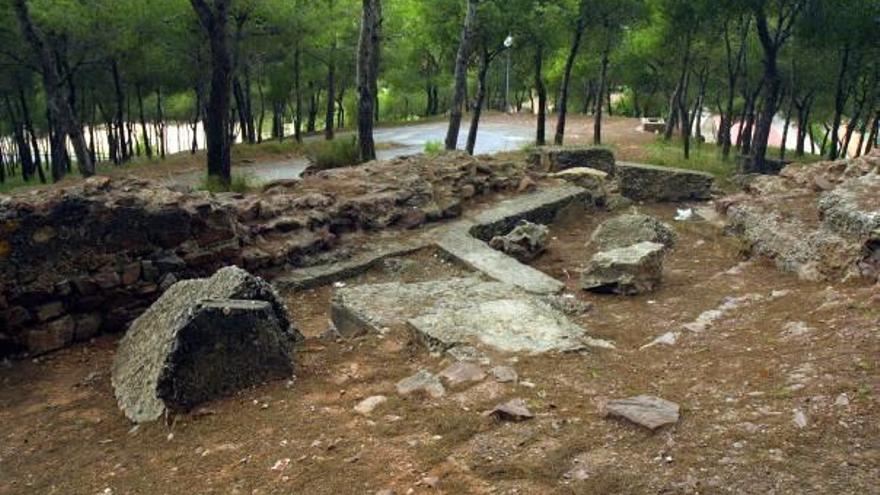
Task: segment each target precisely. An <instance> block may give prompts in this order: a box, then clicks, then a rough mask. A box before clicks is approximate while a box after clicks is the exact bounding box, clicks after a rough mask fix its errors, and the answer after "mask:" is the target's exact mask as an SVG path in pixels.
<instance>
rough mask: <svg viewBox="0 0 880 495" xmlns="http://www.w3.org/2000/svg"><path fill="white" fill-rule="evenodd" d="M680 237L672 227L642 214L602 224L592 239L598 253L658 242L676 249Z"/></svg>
mask: <svg viewBox="0 0 880 495" xmlns="http://www.w3.org/2000/svg"><path fill="white" fill-rule="evenodd" d="M677 239H678V235H677V234H676V233H675V230H673V228H672V227H670V226H669V225H667V224H665V223H663V222H661V221H660V220H658V219H656V218H654V217H652V216H649V215H643V214H641V213H635V214H629V215H620V216H617V217H614V218H611V219H609V220H606V221H604V222H602V224H601V225H599V227H598V228H597V229H596V230H595V231H594V232H593V235H592V236H591V237H590V244H592V245H593V246H595V248H596V249H597V250H598V251H606V250H609V249H617V248H622V247H627V246H632V245H633V244H638V243H640V242H656V243H659V244H663V245H664V246H665V247H666V248H667V249H672V248H673V247H675V242H676V240H677Z"/></svg>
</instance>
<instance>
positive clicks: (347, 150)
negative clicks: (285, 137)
mask: <svg viewBox="0 0 880 495" xmlns="http://www.w3.org/2000/svg"><path fill="white" fill-rule="evenodd" d="M304 151H305V155H306V157H307V158H308V159H309V161H310V162H312V166H313V167H314V168H315V169H317V170H327V169H331V168H341V167H351V166H353V165H357V164H359V163H360V158H359V154H360V153H359V149H358V144H357V140H356V139H355V138H354V137H351V138H337V139H333V140H331V141H323V140H322V141H312V142H309V143H307V144H306V145H305V150H304Z"/></svg>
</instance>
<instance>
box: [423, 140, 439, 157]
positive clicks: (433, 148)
mask: <svg viewBox="0 0 880 495" xmlns="http://www.w3.org/2000/svg"><path fill="white" fill-rule="evenodd" d="M442 151H443V143H442V142H440V141H428V142H426V143H425V153H427V154H429V155H436V154H438V153H441V152H442Z"/></svg>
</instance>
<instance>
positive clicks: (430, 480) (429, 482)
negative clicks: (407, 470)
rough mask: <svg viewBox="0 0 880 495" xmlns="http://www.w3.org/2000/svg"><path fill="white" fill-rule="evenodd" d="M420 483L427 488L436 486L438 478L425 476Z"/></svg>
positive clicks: (438, 481)
mask: <svg viewBox="0 0 880 495" xmlns="http://www.w3.org/2000/svg"><path fill="white" fill-rule="evenodd" d="M422 484H423V485H425V486H427V487H428V488H437V485H439V484H440V478H438V477H437V476H425V477H424V478H422Z"/></svg>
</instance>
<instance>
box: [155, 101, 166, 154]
mask: <svg viewBox="0 0 880 495" xmlns="http://www.w3.org/2000/svg"><path fill="white" fill-rule="evenodd" d="M156 133H157V134H158V135H159V156H160V157H162V159H163V160H164V159H165V155H166V151H167V150H166V149H165V110H163V108H162V88H160V87H157V88H156Z"/></svg>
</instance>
